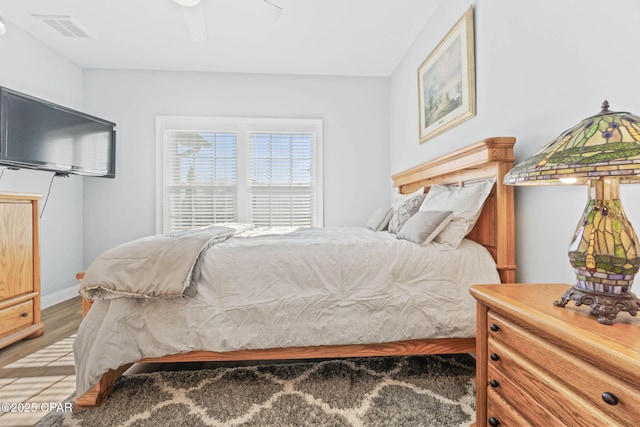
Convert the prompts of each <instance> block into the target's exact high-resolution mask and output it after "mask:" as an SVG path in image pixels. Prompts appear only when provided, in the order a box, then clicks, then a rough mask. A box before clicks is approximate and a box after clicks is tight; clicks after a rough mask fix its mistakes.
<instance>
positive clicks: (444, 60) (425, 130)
mask: <svg viewBox="0 0 640 427" xmlns="http://www.w3.org/2000/svg"><path fill="white" fill-rule="evenodd" d="M475 92H476V87H475V46H474V25H473V6H470V7H469V8H468V9H467V11H466V12H465V14H464V15H463V16H462V17H461V18H460V19H459V20H458V22H457V23H456V24H455V25H454V26H453V28H452V29H451V30H450V31H449V32H448V33H447V35H446V36H445V37H444V38H443V39H442V41H440V43H439V44H438V46H436V48H435V49H434V50H433V51H432V52H431V54H429V56H428V57H427V58H426V59H425V60H424V61H423V62H422V64H421V65H420V66H419V67H418V110H419V114H418V116H419V127H420V133H419V135H420V144H422V143H424V142H425V141H427V140H429V139H431V138H433V137H434V136H436V135H439V134H441V133H443V132H444V131H446V130H448V129H450V128H452V127H454V126H457V125H459V124H460V123H462V122H464V121H465V120H468V119H470V118H471V117H473V116H475V115H476V94H475Z"/></svg>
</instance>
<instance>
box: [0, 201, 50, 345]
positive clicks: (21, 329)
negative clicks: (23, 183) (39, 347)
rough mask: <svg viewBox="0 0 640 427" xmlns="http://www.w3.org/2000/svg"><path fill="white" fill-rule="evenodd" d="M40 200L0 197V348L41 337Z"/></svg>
mask: <svg viewBox="0 0 640 427" xmlns="http://www.w3.org/2000/svg"><path fill="white" fill-rule="evenodd" d="M40 198H41V196H40V195H35V194H20V193H0V348H3V347H6V346H8V345H9V344H11V343H13V342H16V341H18V340H21V339H23V338H35V337H38V336H40V335H42V334H43V333H44V324H43V323H42V322H41V321H40V236H39V230H38V225H39V216H38V215H39V212H38V200H40Z"/></svg>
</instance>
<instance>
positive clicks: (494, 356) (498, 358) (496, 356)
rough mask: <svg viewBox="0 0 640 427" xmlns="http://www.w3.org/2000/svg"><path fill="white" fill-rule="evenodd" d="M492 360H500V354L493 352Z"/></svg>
mask: <svg viewBox="0 0 640 427" xmlns="http://www.w3.org/2000/svg"><path fill="white" fill-rule="evenodd" d="M491 360H493V361H494V362H497V361H498V360H500V356H498V355H497V354H495V353H491Z"/></svg>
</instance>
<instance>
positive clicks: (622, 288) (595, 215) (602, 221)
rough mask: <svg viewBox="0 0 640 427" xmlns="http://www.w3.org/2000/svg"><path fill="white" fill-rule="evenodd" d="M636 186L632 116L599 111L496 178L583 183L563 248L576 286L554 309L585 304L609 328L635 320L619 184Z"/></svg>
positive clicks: (637, 133) (638, 158) (636, 124)
mask: <svg viewBox="0 0 640 427" xmlns="http://www.w3.org/2000/svg"><path fill="white" fill-rule="evenodd" d="M634 181H640V117H638V116H635V115H633V114H630V113H622V112H611V111H609V103H608V102H607V101H604V103H603V104H602V111H601V112H600V113H598V114H596V115H595V116H592V117H589V118H587V119H585V120H583V121H582V122H581V123H579V124H577V125H576V126H574V127H572V128H571V129H568V130H566V131H565V132H563V133H562V134H561V135H560V136H558V137H557V138H556V139H555V140H553V141H552V142H551V143H549V144H548V145H546V146H545V147H543V148H542V149H541V150H540V151H538V152H537V153H536V154H534V155H533V156H531V157H530V158H529V159H527V160H525V161H524V162H522V163H520V164H518V165H516V166H515V167H514V168H513V169H512V170H511V171H510V172H509V173H508V174H507V175H506V176H505V178H504V182H505V184H511V185H543V184H586V185H588V188H589V200H588V202H587V206H586V208H585V210H584V213H583V214H582V218H581V219H580V222H579V223H578V226H577V227H576V231H575V233H574V235H573V239H572V240H571V244H570V245H569V261H570V263H571V265H572V266H573V269H574V270H575V272H576V276H577V281H576V284H575V285H574V286H573V287H571V288H570V289H569V290H568V291H567V292H566V293H565V294H564V295H563V296H562V298H561V299H560V300H559V301H554V305H556V306H560V307H564V306H565V305H566V304H567V303H568V302H569V301H573V302H574V304H575V305H577V306H579V305H582V304H586V305H589V306H590V307H591V312H592V313H593V314H594V315H595V316H597V317H598V322H600V323H602V324H607V325H610V324H612V323H613V320H614V319H615V318H616V316H617V315H618V313H619V312H621V311H626V312H628V313H629V314H631V315H632V316H635V315H636V314H637V312H638V310H640V300H639V299H638V297H636V295H634V294H633V293H632V292H631V291H630V289H631V286H632V285H633V279H634V277H635V275H636V273H637V272H638V269H639V268H640V258H639V254H640V245H639V244H638V237H637V236H636V233H635V231H634V230H633V227H632V226H631V223H630V222H629V220H628V219H627V216H626V214H625V213H624V210H623V209H622V202H621V201H620V194H619V188H620V183H621V182H623V183H627V182H634Z"/></svg>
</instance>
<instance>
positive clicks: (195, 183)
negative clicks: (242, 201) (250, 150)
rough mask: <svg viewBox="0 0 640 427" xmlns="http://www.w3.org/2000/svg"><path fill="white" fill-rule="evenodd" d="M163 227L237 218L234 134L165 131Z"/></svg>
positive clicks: (178, 227) (175, 228) (171, 228)
mask: <svg viewBox="0 0 640 427" xmlns="http://www.w3.org/2000/svg"><path fill="white" fill-rule="evenodd" d="M165 138H166V141H165V147H166V170H165V171H164V172H165V177H166V184H165V189H164V192H165V206H164V213H165V215H164V218H165V223H164V229H165V230H166V231H167V232H173V231H179V230H185V229H189V228H195V227H203V226H206V225H209V224H213V223H218V222H233V221H235V220H236V174H237V169H236V135H235V134H233V133H220V132H188V131H169V132H167V133H166V136H165Z"/></svg>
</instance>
